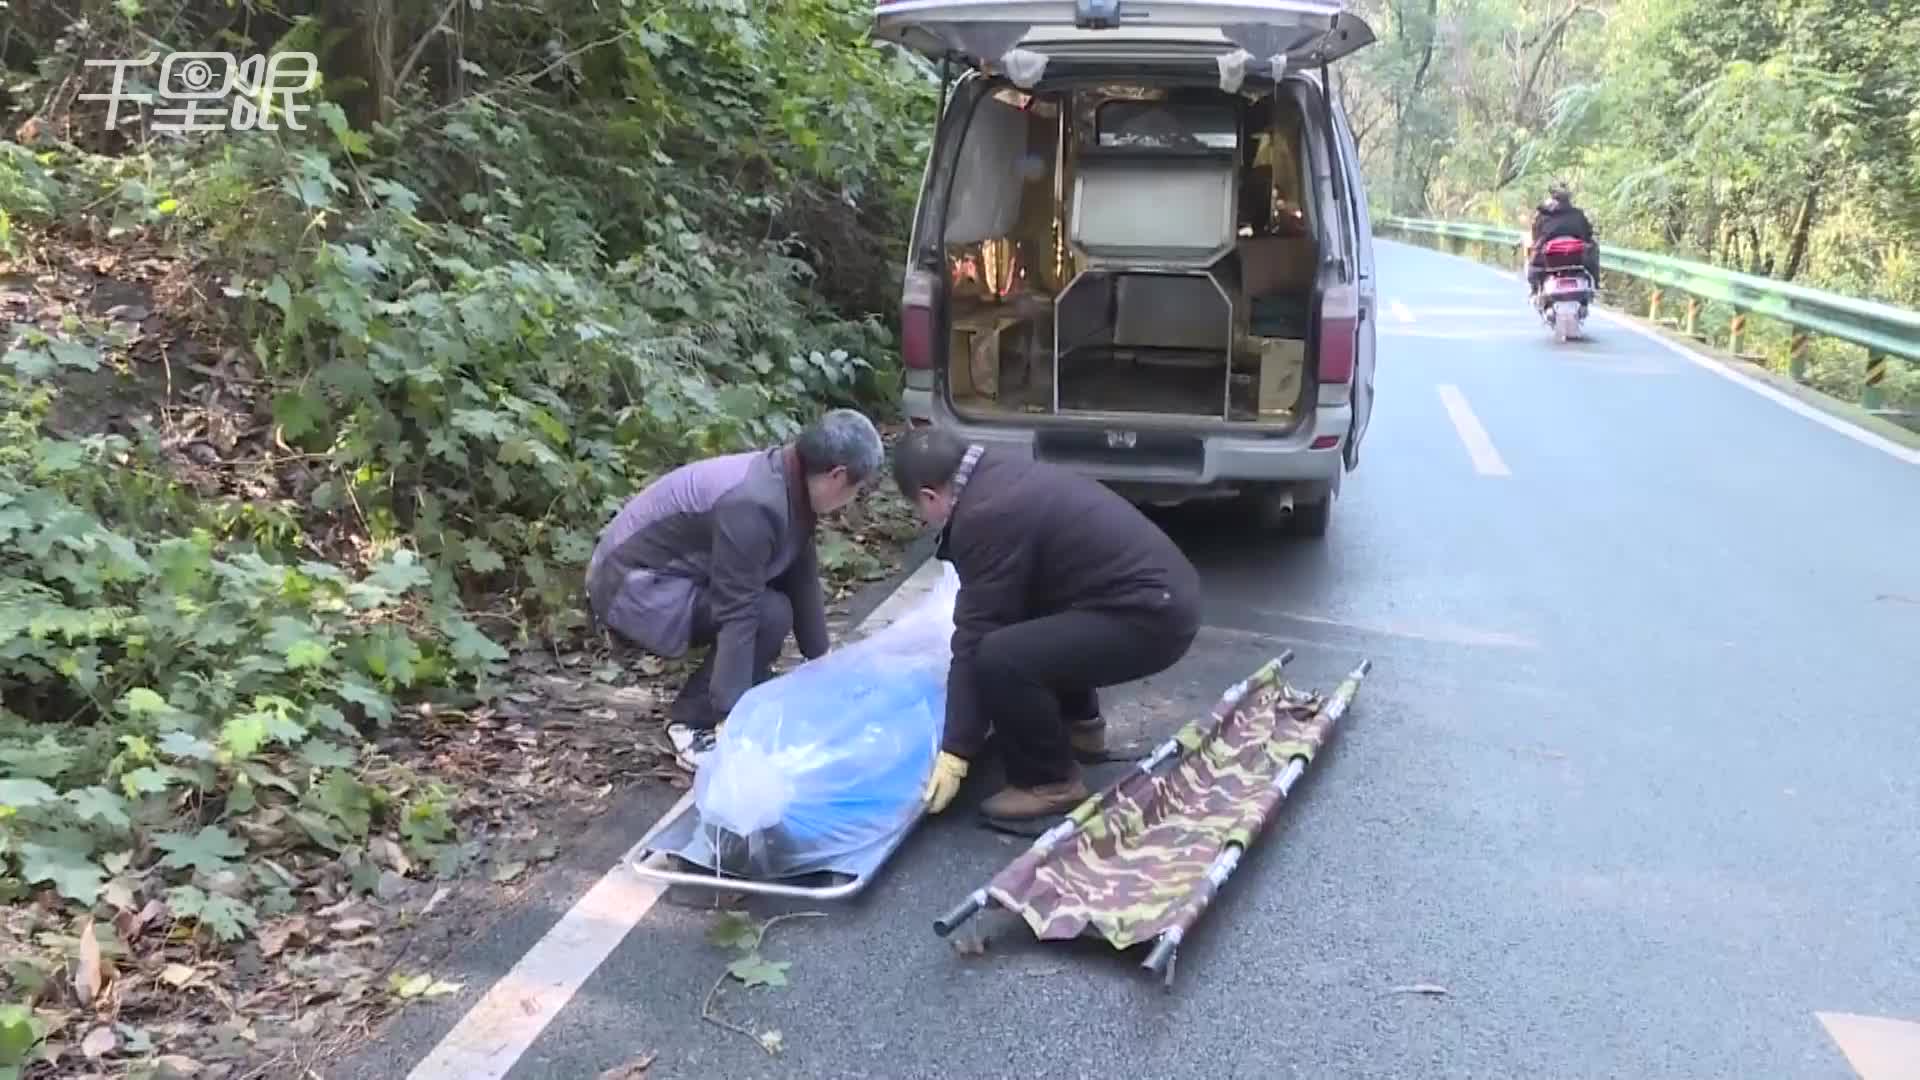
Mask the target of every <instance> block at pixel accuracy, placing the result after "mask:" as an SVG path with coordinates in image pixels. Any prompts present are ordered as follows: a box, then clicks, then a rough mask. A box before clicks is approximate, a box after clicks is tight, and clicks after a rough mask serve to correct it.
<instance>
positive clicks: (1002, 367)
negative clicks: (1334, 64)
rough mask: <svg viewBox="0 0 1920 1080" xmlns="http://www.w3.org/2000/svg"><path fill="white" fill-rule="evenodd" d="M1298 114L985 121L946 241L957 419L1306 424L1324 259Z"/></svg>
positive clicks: (1085, 97)
mask: <svg viewBox="0 0 1920 1080" xmlns="http://www.w3.org/2000/svg"><path fill="white" fill-rule="evenodd" d="M1307 124H1308V120H1307V119H1306V118H1305V117H1304V116H1303V115H1302V112H1301V108H1300V106H1299V104H1298V102H1297V100H1296V96H1295V95H1293V94H1292V93H1290V92H1285V91H1282V92H1280V93H1277V94H1276V93H1274V92H1273V91H1272V88H1271V87H1268V88H1266V93H1265V95H1264V96H1261V95H1259V94H1258V93H1256V92H1251V91H1249V92H1242V93H1235V94H1228V93H1225V92H1222V91H1221V90H1220V89H1219V88H1218V87H1217V86H1209V85H1199V84H1196V85H1193V86H1167V85H1152V86H1149V85H1130V84H1124V83H1097V84H1089V83H1077V84H1075V85H1072V86H1064V87H1049V86H1047V85H1046V84H1044V83H1043V84H1041V85H1040V86H1039V87H1037V88H1036V89H1035V90H1034V91H1032V92H1031V93H1029V92H1025V91H1019V90H1015V89H1013V88H1011V87H1004V88H1001V89H999V90H997V91H995V92H994V93H993V94H991V95H989V96H987V97H985V98H983V99H982V100H981V101H980V103H979V105H978V106H976V110H975V113H974V115H973V117H972V119H971V122H970V123H969V124H968V127H967V133H966V135H965V136H964V137H963V140H962V142H961V146H960V148H959V152H958V154H956V155H955V157H954V158H953V162H954V163H953V165H952V170H953V172H952V176H953V185H952V188H951V192H952V194H951V196H950V198H949V199H948V201H947V204H946V207H945V211H944V217H943V219H942V220H941V222H940V232H939V235H940V236H942V238H943V244H944V250H945V255H946V266H947V271H948V284H949V287H950V291H949V295H948V304H947V309H946V310H947V320H946V323H947V325H946V328H945V336H946V342H945V344H946V347H947V348H946V352H947V361H946V365H945V370H944V371H943V372H942V378H941V380H940V385H941V386H942V387H943V389H944V392H945V394H946V395H947V398H948V402H949V404H950V405H951V407H952V408H953V410H954V411H955V412H956V413H957V414H958V415H959V416H960V417H962V418H963V419H967V420H971V421H985V422H991V421H993V420H996V419H1000V420H1004V421H1019V420H1026V421H1030V422H1031V421H1044V422H1047V423H1070V422H1071V421H1073V420H1074V419H1076V418H1078V419H1082V420H1088V421H1093V420H1098V419H1099V418H1108V417H1114V416H1138V417H1141V418H1147V417H1162V418H1174V419H1179V418H1185V419H1189V420H1192V419H1206V420H1211V421H1214V422H1224V423H1227V424H1229V425H1233V426H1238V425H1243V424H1244V425H1246V426H1247V427H1248V428H1249V429H1250V430H1261V431H1269V432H1273V431H1284V430H1289V429H1291V428H1293V427H1294V426H1295V425H1297V424H1298V423H1299V422H1300V421H1301V420H1302V419H1303V418H1304V417H1305V416H1306V415H1307V414H1308V412H1309V410H1311V408H1312V401H1313V399H1312V397H1311V394H1312V392H1313V387H1312V385H1311V382H1312V379H1311V374H1310V372H1309V371H1308V370H1307V368H1308V358H1309V357H1310V356H1311V355H1312V349H1311V348H1310V346H1309V338H1310V336H1311V333H1312V324H1311V320H1310V318H1309V313H1310V312H1311V310H1312V307H1313V299H1314V281H1315V275H1316V270H1317V267H1318V255H1319V244H1318V242H1317V240H1316V239H1315V235H1314V232H1315V226H1316V224H1317V223H1316V221H1315V218H1316V217H1317V216H1318V215H1317V214H1315V213H1314V212H1313V211H1312V209H1311V208H1310V193H1311V190H1312V189H1311V187H1310V185H1309V182H1308V174H1307V167H1306V159H1307V155H1306V152H1305V146H1304V142H1303V140H1305V139H1306V138H1308V137H1309V135H1308V131H1309V129H1308V127H1307Z"/></svg>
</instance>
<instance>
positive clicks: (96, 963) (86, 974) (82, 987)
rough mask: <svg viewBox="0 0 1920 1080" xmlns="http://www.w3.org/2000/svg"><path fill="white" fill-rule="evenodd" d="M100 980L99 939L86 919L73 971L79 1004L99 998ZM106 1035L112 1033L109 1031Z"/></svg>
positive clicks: (74, 990) (74, 987)
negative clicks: (78, 958)
mask: <svg viewBox="0 0 1920 1080" xmlns="http://www.w3.org/2000/svg"><path fill="white" fill-rule="evenodd" d="M102 979H103V976H102V975H101V972H100V939H99V938H98V937H96V936H95V935H94V932H93V920H92V919H88V920H87V925H86V926H85V927H83V928H82V929H81V931H80V960H79V963H78V964H76V965H75V967H74V970H73V992H74V994H75V995H76V996H77V997H78V998H79V1001H80V1004H82V1005H91V1004H93V999H94V998H97V997H99V996H100V986H101V982H102ZM107 1034H108V1035H112V1034H113V1033H112V1032H111V1031H109V1032H108V1033H107ZM96 1056H97V1055H96Z"/></svg>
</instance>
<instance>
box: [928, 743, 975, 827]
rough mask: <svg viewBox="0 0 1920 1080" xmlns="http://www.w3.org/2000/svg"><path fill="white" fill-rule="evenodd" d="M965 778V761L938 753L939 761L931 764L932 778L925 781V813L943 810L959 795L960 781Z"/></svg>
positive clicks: (943, 751) (947, 754)
mask: <svg viewBox="0 0 1920 1080" xmlns="http://www.w3.org/2000/svg"><path fill="white" fill-rule="evenodd" d="M966 778H967V759H966V758H963V757H955V756H953V755H952V754H949V753H947V752H946V751H945V750H942V751H940V758H939V760H937V761H935V762H934V763H933V776H932V778H930V779H929V780H928V781H927V795H926V799H927V813H929V814H937V813H939V812H940V811H942V810H945V809H946V808H947V804H948V803H950V802H952V801H953V797H954V796H955V795H958V794H960V781H962V780H965V779H966Z"/></svg>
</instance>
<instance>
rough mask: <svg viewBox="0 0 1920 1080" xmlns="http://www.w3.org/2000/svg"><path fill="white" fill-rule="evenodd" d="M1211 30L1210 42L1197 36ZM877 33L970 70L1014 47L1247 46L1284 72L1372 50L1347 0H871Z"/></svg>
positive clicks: (1364, 26)
mask: <svg viewBox="0 0 1920 1080" xmlns="http://www.w3.org/2000/svg"><path fill="white" fill-rule="evenodd" d="M1205 31H1212V32H1213V34H1212V35H1207V34H1204V33H1202V34H1199V35H1197V34H1196V32H1205ZM873 35H874V37H876V38H879V39H881V40H884V41H891V42H894V43H895V44H898V45H901V46H904V47H906V48H909V49H912V50H914V51H915V52H918V53H920V54H921V55H923V56H926V57H928V58H929V59H932V60H953V61H957V62H960V63H963V64H966V65H969V66H972V67H976V68H983V69H984V68H987V67H989V66H991V65H995V64H998V63H999V62H1000V61H1001V59H1002V57H1004V56H1005V55H1006V54H1007V53H1008V52H1009V51H1011V50H1013V49H1016V48H1017V49H1021V50H1024V51H1028V52H1034V53H1040V54H1042V55H1046V54H1052V53H1056V52H1068V51H1073V52H1079V51H1083V50H1086V49H1088V48H1091V47H1098V46H1100V45H1103V44H1106V43H1108V42H1111V43H1112V44H1113V45H1115V46H1121V47H1137V46H1141V45H1147V44H1151V43H1154V42H1156V41H1160V42H1164V43H1166V44H1168V45H1175V46H1179V45H1186V46H1188V47H1191V46H1192V45H1193V44H1197V43H1200V39H1201V38H1202V37H1210V36H1213V35H1217V37H1214V41H1216V42H1217V43H1218V44H1220V45H1221V46H1234V47H1238V48H1241V49H1245V50H1246V51H1247V52H1248V53H1250V54H1252V55H1253V56H1254V57H1255V58H1257V59H1259V60H1263V61H1265V60H1271V59H1273V58H1275V57H1281V56H1284V57H1285V58H1286V59H1285V66H1286V67H1288V68H1302V67H1319V66H1321V65H1322V64H1327V63H1331V62H1333V61H1335V60H1338V59H1340V58H1341V57H1344V56H1347V55H1348V54H1350V53H1353V52H1355V51H1356V50H1358V49H1361V48H1364V47H1366V46H1367V45H1370V44H1372V43H1373V40H1374V35H1373V29H1372V28H1371V27H1369V26H1368V25H1367V24H1366V21H1365V20H1363V19H1361V18H1360V17H1359V16H1357V15H1355V14H1353V13H1352V12H1350V11H1348V10H1347V5H1346V4H1345V3H1344V2H1343V0H877V2H876V3H875V5H874V20H873Z"/></svg>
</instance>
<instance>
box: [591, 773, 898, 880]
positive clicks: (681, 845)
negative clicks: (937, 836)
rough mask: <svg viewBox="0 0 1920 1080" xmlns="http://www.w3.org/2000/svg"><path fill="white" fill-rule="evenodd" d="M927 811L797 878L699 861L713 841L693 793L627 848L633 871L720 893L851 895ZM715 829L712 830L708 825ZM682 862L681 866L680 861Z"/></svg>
mask: <svg viewBox="0 0 1920 1080" xmlns="http://www.w3.org/2000/svg"><path fill="white" fill-rule="evenodd" d="M922 816H924V810H922V811H920V812H916V813H914V814H913V815H912V816H911V817H909V818H907V819H906V820H905V821H903V822H902V823H901V824H900V825H899V826H898V827H896V828H895V829H894V830H893V832H892V833H890V834H889V835H888V837H887V838H886V840H885V841H884V842H882V843H881V844H878V845H876V846H873V847H869V848H867V849H865V850H862V851H858V852H853V853H851V854H849V855H847V856H844V857H842V858H841V859H839V860H837V861H836V862H835V864H834V865H832V866H830V867H828V868H826V869H824V870H817V871H812V872H810V873H807V874H803V875H800V876H797V877H792V878H783V879H775V880H761V879H758V878H752V877H743V876H741V875H738V874H730V873H727V872H726V871H725V870H724V869H722V868H721V867H719V866H717V865H715V864H717V863H722V862H724V860H723V859H720V858H717V857H716V858H713V859H711V860H696V859H693V858H688V854H690V853H693V854H697V853H700V852H703V851H710V850H711V849H712V847H713V845H712V843H711V841H710V840H706V839H704V838H703V837H702V835H701V833H702V826H701V824H700V810H699V807H697V806H695V805H694V801H693V800H692V799H691V798H688V799H683V800H681V802H680V804H679V805H678V806H676V807H675V808H674V809H673V810H672V811H670V812H669V813H668V815H667V816H666V817H664V818H662V819H661V820H660V822H659V823H658V824H656V825H655V826H654V827H653V829H652V830H650V831H649V833H648V835H647V836H646V837H643V838H642V839H641V841H640V843H639V844H637V845H635V846H634V848H633V850H632V851H630V852H628V853H627V862H628V865H629V866H631V867H632V868H633V872H634V873H635V874H638V875H639V876H641V877H643V878H646V879H648V880H651V881H659V882H663V883H665V884H668V885H680V886H685V887H688V888H695V889H708V890H712V891H715V892H737V893H750V894H752V895H755V896H779V897H788V898H793V899H804V900H846V899H850V898H852V897H854V896H856V895H858V894H859V893H860V892H861V890H863V889H865V888H866V887H867V885H868V884H869V883H870V882H872V881H873V877H874V875H875V874H877V873H879V871H880V868H881V867H882V866H884V865H886V862H887V860H888V859H889V858H891V857H892V855H893V853H894V852H895V851H896V850H898V849H899V847H900V845H901V843H902V842H904V841H905V840H906V838H907V836H908V834H910V833H912V832H913V828H914V826H915V825H918V824H919V823H920V819H921V817H922ZM707 831H708V832H709V833H711V830H707ZM676 863H678V864H679V865H678V866H675V865H674V864H676Z"/></svg>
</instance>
